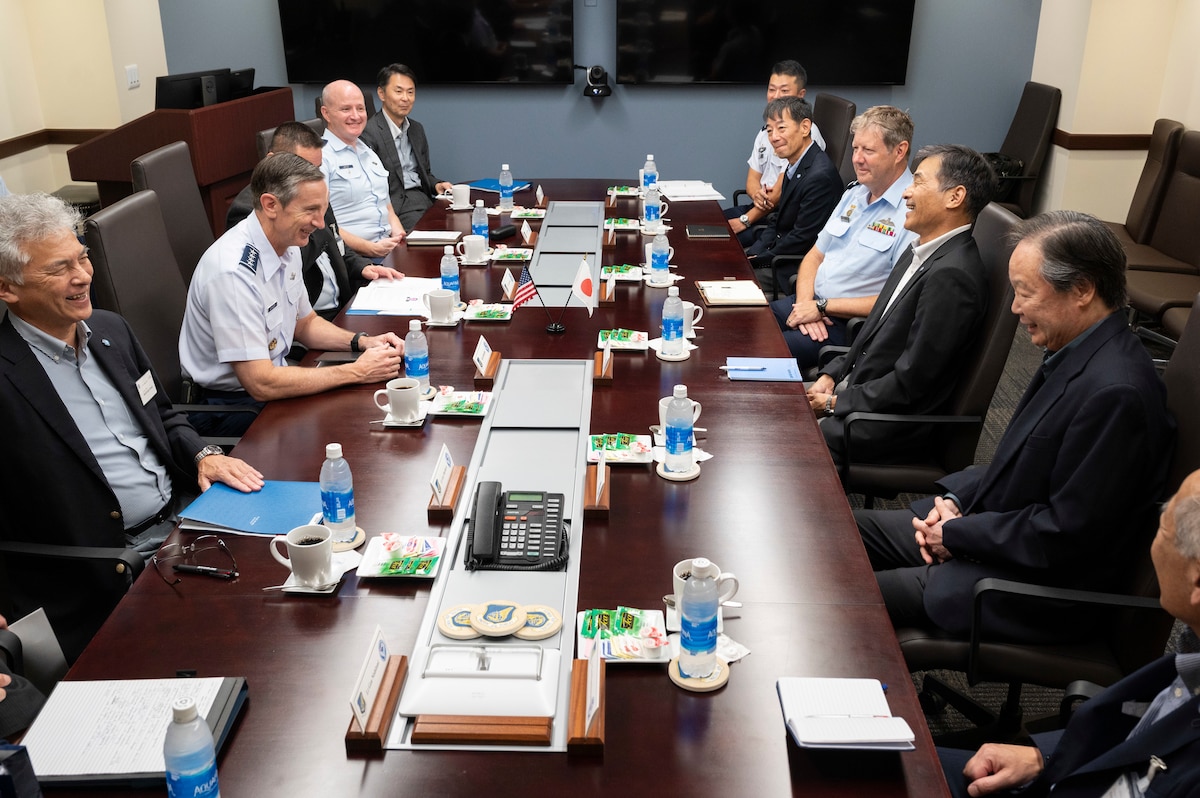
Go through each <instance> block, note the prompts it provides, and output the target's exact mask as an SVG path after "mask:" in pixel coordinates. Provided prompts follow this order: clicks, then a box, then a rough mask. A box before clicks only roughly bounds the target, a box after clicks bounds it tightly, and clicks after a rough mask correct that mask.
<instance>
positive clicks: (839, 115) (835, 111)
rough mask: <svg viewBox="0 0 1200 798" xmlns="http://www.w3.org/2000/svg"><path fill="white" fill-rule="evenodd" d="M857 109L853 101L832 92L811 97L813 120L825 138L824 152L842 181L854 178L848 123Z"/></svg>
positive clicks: (851, 138)
mask: <svg viewBox="0 0 1200 798" xmlns="http://www.w3.org/2000/svg"><path fill="white" fill-rule="evenodd" d="M857 110H858V107H857V106H856V105H855V104H854V103H852V102H850V101H849V100H847V99H845V98H842V97H838V96H837V95H834V94H818V95H817V96H816V97H815V98H814V99H813V122H814V123H815V124H816V126H817V128H819V129H820V131H821V136H822V137H824V139H825V154H826V155H828V156H829V160H831V161H833V165H834V166H836V167H837V170H838V174H840V175H841V176H842V182H843V183H849V182H850V181H852V180H854V164H853V163H851V160H850V155H851V152H852V150H853V147H851V142H852V141H853V139H854V137H853V136H852V135H851V133H850V123H851V122H853V121H854V114H855V112H856V111H857Z"/></svg>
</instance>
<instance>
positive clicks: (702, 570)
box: [675, 385, 721, 579]
mask: <svg viewBox="0 0 1200 798" xmlns="http://www.w3.org/2000/svg"><path fill="white" fill-rule="evenodd" d="M682 387H683V386H682V385H677V386H675V390H676V391H678V390H679V389H680V388H682ZM675 395H676V396H678V395H679V394H678V393H676V394H675ZM720 575H721V572H720V571H718V570H717V566H715V565H713V564H712V563H711V562H709V561H708V558H707V557H697V558H696V559H694V560H692V579H703V578H705V577H708V578H709V579H716V578H717V577H718V576H720Z"/></svg>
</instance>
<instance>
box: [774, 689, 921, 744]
mask: <svg viewBox="0 0 1200 798" xmlns="http://www.w3.org/2000/svg"><path fill="white" fill-rule="evenodd" d="M775 689H776V690H777V691H778V693H779V705H780V707H781V708H782V709H783V719H784V722H785V723H786V724H787V728H788V731H789V732H791V735H792V739H794V740H795V741H796V745H799V746H801V747H804V748H869V749H876V750H890V751H911V750H912V749H913V739H914V737H913V732H912V729H911V728H909V725H908V722H907V721H905V720H904V718H897V717H893V716H892V710H891V708H890V707H889V706H888V702H887V695H886V694H885V693H884V692H883V685H882V684H880V683H879V680H878V679H823V678H805V677H788V678H783V679H779V680H777V681H776V682H775Z"/></svg>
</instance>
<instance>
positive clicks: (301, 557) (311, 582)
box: [271, 524, 333, 587]
mask: <svg viewBox="0 0 1200 798" xmlns="http://www.w3.org/2000/svg"><path fill="white" fill-rule="evenodd" d="M331 534H332V533H331V532H330V529H329V527H326V526H321V525H320V524H306V525H304V526H298V527H296V528H295V529H293V530H292V531H291V532H288V533H287V534H286V535H276V536H275V537H273V538H271V555H272V556H273V557H274V558H275V559H277V560H279V562H280V563H282V564H283V565H286V566H287V567H288V568H289V569H290V570H291V572H292V574H293V575H294V576H295V577H296V583H297V584H299V585H303V586H304V587H320V586H321V585H327V584H329V583H330V582H332V581H333V539H332V537H331ZM280 541H283V542H284V543H286V544H287V553H288V554H287V556H286V557H284V556H283V555H282V554H280V553H279V546H278V544H279V542H280Z"/></svg>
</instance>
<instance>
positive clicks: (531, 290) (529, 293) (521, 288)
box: [513, 263, 537, 310]
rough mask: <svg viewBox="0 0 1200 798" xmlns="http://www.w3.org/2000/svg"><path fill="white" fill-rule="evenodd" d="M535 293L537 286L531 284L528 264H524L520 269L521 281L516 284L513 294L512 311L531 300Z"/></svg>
mask: <svg viewBox="0 0 1200 798" xmlns="http://www.w3.org/2000/svg"><path fill="white" fill-rule="evenodd" d="M536 293H537V286H536V285H534V284H533V276H532V275H531V274H530V273H529V264H528V263H526V264H525V266H524V267H522V268H521V279H520V281H519V282H518V283H517V290H516V291H515V292H514V293H513V310H516V309H517V308H519V307H521V306H522V305H524V304H525V303H526V302H528V301H529V300H531V299H533V296H534V294H536Z"/></svg>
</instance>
